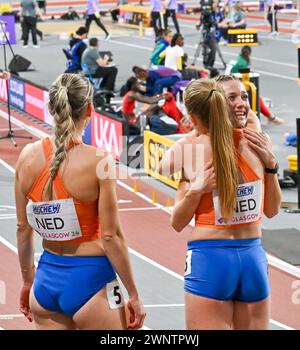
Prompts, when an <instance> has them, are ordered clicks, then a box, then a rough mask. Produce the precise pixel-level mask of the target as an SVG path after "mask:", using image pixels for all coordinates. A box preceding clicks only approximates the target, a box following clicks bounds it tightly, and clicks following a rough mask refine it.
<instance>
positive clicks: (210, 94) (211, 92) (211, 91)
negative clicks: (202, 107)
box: [205, 89, 217, 102]
mask: <svg viewBox="0 0 300 350" xmlns="http://www.w3.org/2000/svg"><path fill="white" fill-rule="evenodd" d="M214 91H217V90H216V89H212V90H210V93H209V95H208V96H207V98H206V100H205V102H207V101H208V100H209V99H210V98H211V96H212V94H213V92H214Z"/></svg>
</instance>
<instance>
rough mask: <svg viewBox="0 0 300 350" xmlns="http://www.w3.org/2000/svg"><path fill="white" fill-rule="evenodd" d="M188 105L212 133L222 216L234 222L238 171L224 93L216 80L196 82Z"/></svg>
mask: <svg viewBox="0 0 300 350" xmlns="http://www.w3.org/2000/svg"><path fill="white" fill-rule="evenodd" d="M184 101H185V105H186V108H187V110H188V112H189V114H193V115H194V116H196V117H198V118H199V119H200V120H201V121H202V123H203V124H204V125H205V126H206V127H207V128H208V130H209V132H210V139H211V147H212V157H213V165H214V170H215V174H216V181H217V191H218V197H219V200H220V207H221V212H222V216H223V217H224V218H225V219H231V217H232V214H233V211H234V208H235V204H236V191H237V186H238V171H237V165H236V155H235V147H234V140H233V132H232V124H231V122H230V118H229V111H228V105H227V101H226V98H225V96H224V92H223V90H222V89H221V88H220V87H219V86H218V85H217V83H216V82H215V81H214V80H208V79H201V80H196V81H194V82H192V83H191V84H190V85H189V86H188V87H187V89H186V90H185V93H184Z"/></svg>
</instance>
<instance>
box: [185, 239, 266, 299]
mask: <svg viewBox="0 0 300 350" xmlns="http://www.w3.org/2000/svg"><path fill="white" fill-rule="evenodd" d="M184 289H185V291H186V292H188V293H191V294H195V295H199V296H201V297H205V298H211V299H216V300H233V301H241V302H247V303H249V302H257V301H261V300H264V299H266V298H267V297H268V296H269V294H270V284H269V278H268V261H267V258H266V254H265V251H264V249H263V247H262V244H261V239H260V238H254V239H236V240H203V241H201V240H199V241H191V242H189V243H188V251H187V259H186V272H185V282H184Z"/></svg>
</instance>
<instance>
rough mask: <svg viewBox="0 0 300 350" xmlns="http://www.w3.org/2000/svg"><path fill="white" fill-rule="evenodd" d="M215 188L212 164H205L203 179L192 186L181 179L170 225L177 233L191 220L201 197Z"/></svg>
mask: <svg viewBox="0 0 300 350" xmlns="http://www.w3.org/2000/svg"><path fill="white" fill-rule="evenodd" d="M215 188H216V178H215V173H214V169H213V166H212V163H207V164H206V166H205V168H204V173H203V177H201V178H200V179H199V180H196V181H195V182H193V183H192V184H191V183H190V182H189V181H188V180H187V179H184V178H182V179H181V181H180V183H179V187H178V190H177V192H176V198H175V206H174V210H173V213H172V216H171V225H172V227H173V228H174V230H176V231H177V232H180V231H182V230H183V229H184V228H185V227H186V226H187V225H188V224H189V223H190V221H191V220H192V218H193V216H194V214H195V212H196V209H197V207H198V205H199V202H200V199H201V197H202V196H203V195H204V194H205V193H207V192H211V191H213V190H214V189H215Z"/></svg>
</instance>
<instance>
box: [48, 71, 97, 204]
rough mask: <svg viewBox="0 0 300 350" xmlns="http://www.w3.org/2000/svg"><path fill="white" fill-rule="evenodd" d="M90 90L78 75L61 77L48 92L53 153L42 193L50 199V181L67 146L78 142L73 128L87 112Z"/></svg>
mask: <svg viewBox="0 0 300 350" xmlns="http://www.w3.org/2000/svg"><path fill="white" fill-rule="evenodd" d="M92 97H93V87H92V85H91V84H90V82H89V80H88V79H87V78H86V77H84V76H83V75H79V74H69V73H64V74H61V75H60V76H59V77H58V78H57V79H56V80H55V81H54V83H53V84H52V86H51V88H50V90H49V102H48V108H49V112H50V114H51V115H52V116H53V118H54V124H55V127H54V143H55V152H54V154H53V156H52V160H51V165H50V178H49V181H48V183H47V185H46V188H45V192H46V193H47V194H48V196H49V199H50V200H51V199H52V198H53V189H52V187H53V181H54V179H55V177H56V175H57V173H58V170H59V167H60V165H61V163H62V162H63V161H64V160H65V159H66V158H67V151H68V147H69V146H70V144H71V143H72V142H73V141H74V140H75V139H76V138H78V135H77V133H76V127H75V124H76V122H78V121H79V120H80V118H81V117H82V116H83V115H84V114H85V113H86V112H87V108H88V104H89V103H91V102H92Z"/></svg>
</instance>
